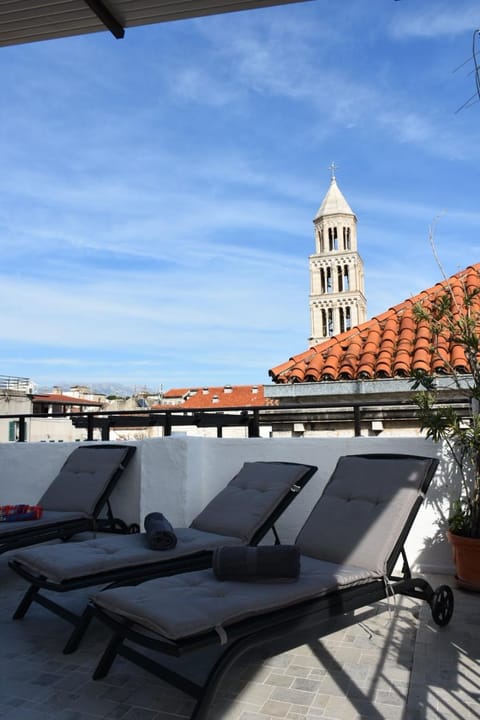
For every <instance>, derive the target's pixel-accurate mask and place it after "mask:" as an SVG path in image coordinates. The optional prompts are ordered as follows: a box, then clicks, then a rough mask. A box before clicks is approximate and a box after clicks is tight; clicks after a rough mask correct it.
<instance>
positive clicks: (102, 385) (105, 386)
mask: <svg viewBox="0 0 480 720" xmlns="http://www.w3.org/2000/svg"><path fill="white" fill-rule="evenodd" d="M76 385H82V386H85V387H88V388H89V389H90V390H91V392H92V393H99V394H102V395H117V396H118V397H130V396H131V395H134V394H135V393H141V392H152V394H154V391H153V390H150V389H149V388H147V387H145V386H144V385H126V384H122V383H108V382H86V383H83V382H71V381H69V380H66V381H61V380H59V381H58V382H56V383H53V385H43V386H41V387H39V388H38V392H39V393H44V392H47V393H48V392H52V388H53V387H60V388H62V392H64V393H65V395H68V392H69V390H70V388H72V387H74V386H76Z"/></svg>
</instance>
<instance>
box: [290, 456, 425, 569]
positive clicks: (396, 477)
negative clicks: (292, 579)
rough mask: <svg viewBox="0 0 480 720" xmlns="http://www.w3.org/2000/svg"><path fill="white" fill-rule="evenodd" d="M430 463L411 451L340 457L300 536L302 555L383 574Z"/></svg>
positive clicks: (299, 543) (299, 544)
mask: <svg viewBox="0 0 480 720" xmlns="http://www.w3.org/2000/svg"><path fill="white" fill-rule="evenodd" d="M430 464H431V460H430V458H417V457H412V456H407V455H406V456H404V457H402V456H398V457H397V458H396V460H395V462H392V459H391V458H388V456H386V457H385V459H383V460H382V459H381V458H379V457H378V456H377V457H375V456H371V457H370V458H369V457H368V456H344V457H342V458H340V460H339V462H338V464H337V467H336V469H335V471H334V473H333V475H332V477H331V478H330V480H329V482H328V484H327V486H326V488H325V490H324V492H323V495H322V497H321V498H320V500H319V501H318V503H317V505H316V506H315V508H314V509H313V511H312V513H311V514H310V516H309V518H308V520H307V522H306V523H305V525H304V527H303V528H302V530H301V531H300V533H299V535H298V537H297V539H296V544H297V545H298V546H299V548H300V551H301V552H302V554H305V555H309V556H311V557H316V558H321V559H322V560H326V561H328V562H332V563H339V564H340V565H342V564H348V565H354V566H359V567H364V568H366V569H368V570H371V571H372V572H374V573H377V574H378V575H383V574H384V573H385V571H386V563H387V561H388V559H389V558H390V555H391V553H392V551H393V549H394V547H395V545H396V543H397V542H398V538H399V536H400V533H401V531H402V529H403V528H404V527H405V524H406V522H407V519H408V517H409V515H410V513H411V510H412V506H413V504H414V503H415V500H416V498H417V497H418V493H419V489H420V488H421V487H422V484H423V481H424V478H425V470H426V468H428V467H429V466H430Z"/></svg>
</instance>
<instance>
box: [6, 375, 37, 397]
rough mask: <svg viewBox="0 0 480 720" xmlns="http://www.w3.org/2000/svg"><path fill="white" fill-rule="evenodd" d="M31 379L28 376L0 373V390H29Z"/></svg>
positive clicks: (23, 391) (24, 391)
mask: <svg viewBox="0 0 480 720" xmlns="http://www.w3.org/2000/svg"><path fill="white" fill-rule="evenodd" d="M31 389H32V381H31V380H30V378H24V377H14V376H11V375H0V390H14V391H15V392H22V393H28V392H31Z"/></svg>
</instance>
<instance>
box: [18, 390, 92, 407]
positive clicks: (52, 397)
mask: <svg viewBox="0 0 480 720" xmlns="http://www.w3.org/2000/svg"><path fill="white" fill-rule="evenodd" d="M32 400H33V402H42V403H51V404H52V405H57V404H61V405H86V406H88V405H98V406H101V405H103V403H101V402H98V400H86V399H85V398H77V397H70V396H69V395H58V394H56V393H49V394H46V395H33V396H32Z"/></svg>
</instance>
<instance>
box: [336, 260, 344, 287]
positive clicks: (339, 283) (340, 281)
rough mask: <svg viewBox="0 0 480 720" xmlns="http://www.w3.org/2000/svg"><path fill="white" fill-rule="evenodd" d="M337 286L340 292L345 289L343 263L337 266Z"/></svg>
mask: <svg viewBox="0 0 480 720" xmlns="http://www.w3.org/2000/svg"><path fill="white" fill-rule="evenodd" d="M337 287H338V292H342V291H343V268H342V266H341V265H339V266H338V267H337Z"/></svg>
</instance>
